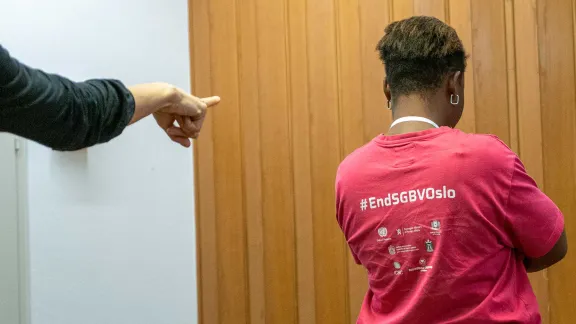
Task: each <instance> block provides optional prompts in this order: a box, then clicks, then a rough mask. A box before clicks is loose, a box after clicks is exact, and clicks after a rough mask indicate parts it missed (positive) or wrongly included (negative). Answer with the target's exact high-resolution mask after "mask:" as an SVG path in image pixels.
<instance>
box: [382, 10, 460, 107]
mask: <svg viewBox="0 0 576 324" xmlns="http://www.w3.org/2000/svg"><path fill="white" fill-rule="evenodd" d="M377 50H378V52H379V53H380V59H381V60H382V62H383V63H384V64H385V68H386V81H387V83H388V85H389V87H390V92H391V95H392V97H394V98H395V97H397V96H402V95H408V94H412V93H419V94H424V93H426V92H427V91H430V90H434V89H438V88H439V87H440V86H441V85H442V81H443V80H445V78H446V77H448V76H449V75H450V73H454V72H457V71H460V72H462V73H463V72H464V70H465V69H466V52H465V51H464V46H463V45H462V42H461V41H460V38H458V34H457V33H456V31H455V30H454V29H453V28H452V27H450V26H449V25H447V24H445V23H444V22H442V21H440V20H439V19H437V18H434V17H426V16H415V17H411V18H408V19H405V20H401V21H397V22H393V23H391V24H390V25H388V27H386V29H385V35H384V37H382V39H381V40H380V42H378V46H377Z"/></svg>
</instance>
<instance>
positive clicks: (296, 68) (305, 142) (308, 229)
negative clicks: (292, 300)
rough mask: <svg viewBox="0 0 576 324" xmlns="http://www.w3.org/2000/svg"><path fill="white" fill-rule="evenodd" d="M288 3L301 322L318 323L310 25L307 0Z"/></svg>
mask: <svg viewBox="0 0 576 324" xmlns="http://www.w3.org/2000/svg"><path fill="white" fill-rule="evenodd" d="M287 4H288V19H289V20H288V29H287V33H288V40H289V42H288V45H289V46H288V53H289V66H288V71H289V75H290V84H289V87H290V103H291V118H290V120H291V122H292V149H293V150H292V156H293V178H294V211H295V215H294V219H295V222H296V224H295V228H296V234H295V236H296V247H295V248H296V273H297V279H296V286H297V291H298V323H301V324H312V323H316V285H315V276H314V273H315V270H314V249H313V248H312V247H313V246H314V233H313V223H314V222H313V218H312V215H313V212H312V200H313V195H312V179H311V176H312V166H311V143H310V108H309V102H308V96H309V93H308V74H309V73H308V42H307V39H308V37H307V34H308V24H307V21H308V19H307V15H306V10H307V6H306V0H290V1H288V2H287Z"/></svg>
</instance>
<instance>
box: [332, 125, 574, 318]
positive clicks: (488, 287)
mask: <svg viewBox="0 0 576 324" xmlns="http://www.w3.org/2000/svg"><path fill="white" fill-rule="evenodd" d="M336 208H337V220H338V223H339V224H340V227H341V228H342V231H343V232H344V235H345V237H346V240H347V241H348V245H349V246H350V249H351V251H352V254H353V255H354V258H355V259H356V261H357V262H358V263H359V264H362V265H363V266H364V267H365V268H366V270H367V272H368V280H369V289H368V293H367V294H366V297H365V299H364V303H363V304H362V308H361V310H360V315H359V317H358V323H370V324H371V323H386V324H394V323H409V324H416V323H434V324H437V323H483V324H484V323H540V322H541V320H540V314H539V311H538V304H537V301H536V297H535V296H534V293H533V291H532V288H531V286H530V282H529V281H528V276H527V273H526V270H525V268H524V265H523V262H522V260H523V255H526V256H529V257H532V258H536V257H541V256H543V255H544V254H546V253H548V252H549V251H550V250H551V249H552V247H553V246H554V244H555V243H556V242H557V240H558V239H559V237H560V235H561V234H562V231H563V228H564V219H563V217H562V214H561V212H560V211H559V210H558V208H557V207H556V205H555V204H554V203H553V202H552V201H551V200H550V199H549V198H548V197H547V196H546V195H544V194H543V193H542V192H541V191H540V190H539V189H538V188H537V186H536V183H535V182H534V180H532V178H530V176H528V175H527V174H526V171H525V169H524V166H523V165H522V163H521V162H520V160H519V159H518V157H517V156H516V154H514V153H513V152H512V151H511V150H510V149H509V148H508V147H507V146H506V145H505V144H504V143H502V142H501V141H500V140H499V139H498V138H497V137H495V136H489V135H473V134H466V133H463V132H461V131H458V130H454V129H451V128H447V127H441V128H438V129H429V130H425V131H421V132H415V133H409V134H402V135H395V136H384V135H381V136H378V137H376V138H375V139H374V140H373V141H371V142H370V143H368V144H367V145H365V146H363V147H362V148H359V149H358V150H356V151H355V152H354V153H352V154H350V156H348V157H347V158H346V159H345V160H344V162H342V164H341V165H340V167H339V169H338V174H337V177H336Z"/></svg>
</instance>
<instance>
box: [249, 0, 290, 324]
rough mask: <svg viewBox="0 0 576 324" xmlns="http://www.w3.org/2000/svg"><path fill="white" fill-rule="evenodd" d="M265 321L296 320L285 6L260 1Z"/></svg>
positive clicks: (288, 321) (258, 17)
mask: <svg viewBox="0 0 576 324" xmlns="http://www.w3.org/2000/svg"><path fill="white" fill-rule="evenodd" d="M256 3H257V14H256V21H257V24H258V30H260V31H264V30H265V31H266V32H260V33H259V34H258V63H259V66H260V69H259V85H258V87H259V91H260V107H261V108H260V109H259V113H260V129H261V134H262V137H261V145H262V152H261V155H262V180H263V185H262V189H263V199H262V204H263V215H266V216H265V217H264V220H263V224H264V245H265V246H266V250H265V251H264V268H265V273H264V277H265V290H266V301H267V307H266V322H267V323H280V322H286V323H293V322H295V321H296V318H297V305H296V301H297V297H296V289H295V288H296V264H295V251H294V246H295V240H294V201H293V191H292V188H293V187H292V169H291V168H292V157H291V140H290V129H289V120H288V116H289V111H288V87H287V85H288V84H287V83H288V75H287V68H286V67H287V55H286V50H287V49H286V33H285V32H286V28H285V25H286V22H285V21H284V19H285V17H286V13H285V12H284V10H285V9H286V7H285V5H284V1H268V0H258V1H257V2H256Z"/></svg>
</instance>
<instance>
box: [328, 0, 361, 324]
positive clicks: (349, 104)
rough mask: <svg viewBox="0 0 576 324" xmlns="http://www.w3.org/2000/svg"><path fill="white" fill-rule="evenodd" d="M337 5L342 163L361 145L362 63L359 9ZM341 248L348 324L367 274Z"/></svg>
mask: <svg viewBox="0 0 576 324" xmlns="http://www.w3.org/2000/svg"><path fill="white" fill-rule="evenodd" d="M336 4H337V8H338V10H337V13H338V14H337V21H338V23H337V40H338V75H339V78H338V81H339V82H338V94H339V98H340V100H339V103H338V106H339V107H340V109H339V113H340V126H339V127H340V135H341V140H340V142H341V151H342V152H341V155H340V159H341V160H342V159H344V158H345V157H346V156H347V155H348V154H350V153H352V151H354V150H355V149H356V148H358V147H360V146H362V145H363V144H364V132H363V128H364V125H363V123H364V116H363V115H362V113H361V110H360V109H358V107H359V106H360V105H361V103H362V73H361V71H360V70H359V69H358V66H359V65H360V63H361V53H360V47H361V46H360V42H361V40H360V16H359V5H358V3H355V2H353V1H347V0H337V2H336ZM342 244H343V245H344V250H346V251H347V252H346V254H347V263H346V265H345V268H346V270H347V273H348V277H347V279H348V283H347V289H348V302H347V310H348V318H349V323H356V320H357V317H358V310H359V309H360V306H361V304H362V300H363V297H364V295H365V294H366V290H367V288H368V285H367V282H368V278H367V275H366V271H365V270H364V269H363V268H362V267H361V266H358V265H357V264H356V262H355V261H354V258H353V257H352V254H351V253H350V252H348V245H347V243H346V241H345V240H344V239H343V240H342Z"/></svg>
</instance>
